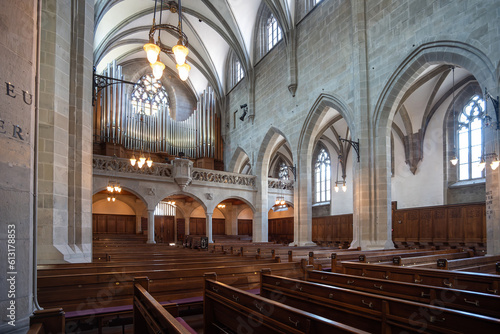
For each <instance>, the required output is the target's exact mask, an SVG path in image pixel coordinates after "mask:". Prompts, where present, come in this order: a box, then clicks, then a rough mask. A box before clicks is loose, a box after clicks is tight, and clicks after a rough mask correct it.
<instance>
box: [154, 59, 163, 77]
mask: <svg viewBox="0 0 500 334" xmlns="http://www.w3.org/2000/svg"><path fill="white" fill-rule="evenodd" d="M151 69H152V70H153V76H154V77H155V79H156V80H160V78H161V76H162V75H163V70H164V69H165V64H163V63H162V62H161V61H159V60H158V61H156V62H155V63H154V64H151Z"/></svg>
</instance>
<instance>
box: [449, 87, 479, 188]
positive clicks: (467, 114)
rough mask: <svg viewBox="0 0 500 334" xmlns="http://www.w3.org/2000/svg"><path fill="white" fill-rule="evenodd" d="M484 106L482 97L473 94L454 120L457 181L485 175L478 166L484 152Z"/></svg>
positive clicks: (474, 178)
mask: <svg viewBox="0 0 500 334" xmlns="http://www.w3.org/2000/svg"><path fill="white" fill-rule="evenodd" d="M484 107H485V101H484V100H483V98H482V97H481V96H480V95H479V94H473V95H472V96H471V97H470V98H469V99H468V101H467V102H466V103H465V105H464V106H463V107H462V108H461V109H460V113H459V114H458V115H457V116H456V119H455V120H454V122H456V124H457V131H456V133H455V138H454V140H455V143H456V145H455V146H456V149H457V154H458V164H457V179H458V181H468V180H476V179H482V178H484V177H485V172H484V170H480V168H478V164H479V162H480V159H481V157H482V156H483V153H484V151H483V149H484V124H483V122H484Z"/></svg>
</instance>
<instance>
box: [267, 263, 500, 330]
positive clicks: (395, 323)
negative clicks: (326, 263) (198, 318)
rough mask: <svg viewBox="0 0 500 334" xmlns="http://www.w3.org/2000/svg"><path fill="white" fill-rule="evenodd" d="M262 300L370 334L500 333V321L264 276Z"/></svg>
mask: <svg viewBox="0 0 500 334" xmlns="http://www.w3.org/2000/svg"><path fill="white" fill-rule="evenodd" d="M261 296H262V297H267V298H271V299H273V300H277V301H278V300H279V301H280V302H281V303H284V304H286V305H289V306H292V307H296V308H299V309H303V310H308V311H309V312H311V313H314V314H317V315H320V316H323V317H326V318H329V319H332V320H335V321H342V322H343V323H345V324H347V325H349V326H353V327H355V328H358V329H360V330H365V331H369V332H371V333H399V332H409V333H419V332H423V331H425V332H431V333H474V332H475V331H477V330H478V329H479V328H480V330H481V332H483V333H500V319H497V318H492V317H487V316H483V315H478V314H473V313H469V312H462V311H458V310H452V309H448V308H444V307H437V306H432V305H426V304H422V303H417V302H413V301H408V300H403V299H397V298H392V297H387V296H381V295H377V294H372V293H366V292H362V291H355V290H351V289H345V288H340V287H335V286H329V285H323V284H318V283H313V282H306V281H301V280H297V279H290V278H285V277H279V276H272V275H269V274H267V273H266V272H265V271H264V272H263V273H262V281H261Z"/></svg>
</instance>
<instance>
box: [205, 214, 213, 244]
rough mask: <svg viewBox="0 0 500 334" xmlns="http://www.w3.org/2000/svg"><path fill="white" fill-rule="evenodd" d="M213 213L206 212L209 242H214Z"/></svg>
mask: <svg viewBox="0 0 500 334" xmlns="http://www.w3.org/2000/svg"><path fill="white" fill-rule="evenodd" d="M212 214H213V213H208V212H207V213H206V217H207V221H206V224H207V226H206V233H207V234H206V236H207V237H208V243H213V242H214V241H213V240H212Z"/></svg>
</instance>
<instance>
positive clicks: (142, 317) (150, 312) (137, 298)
mask: <svg viewBox="0 0 500 334" xmlns="http://www.w3.org/2000/svg"><path fill="white" fill-rule="evenodd" d="M148 290H149V279H148V278H147V277H137V278H135V279H134V333H147V332H152V333H157V334H161V333H169V334H172V333H174V334H193V333H196V332H195V331H194V330H193V329H192V328H191V327H189V325H187V323H186V322H185V321H182V322H180V321H179V320H178V319H176V318H175V317H174V316H172V315H171V314H170V313H169V312H167V311H166V310H165V309H164V308H163V306H162V305H160V303H158V302H157V301H156V300H155V299H154V298H153V297H152V296H151V295H150V294H149V292H148Z"/></svg>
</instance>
